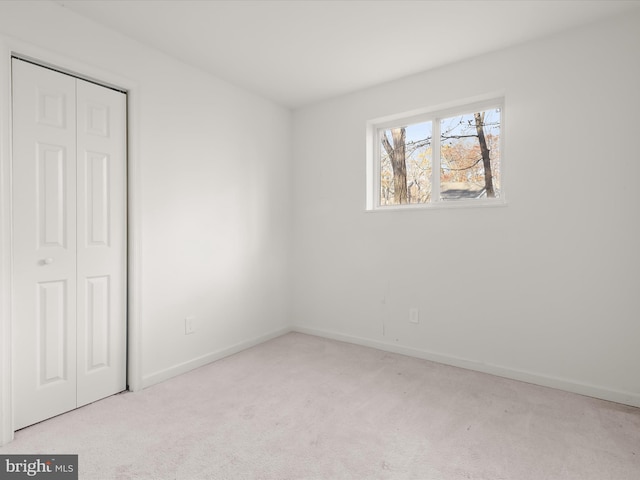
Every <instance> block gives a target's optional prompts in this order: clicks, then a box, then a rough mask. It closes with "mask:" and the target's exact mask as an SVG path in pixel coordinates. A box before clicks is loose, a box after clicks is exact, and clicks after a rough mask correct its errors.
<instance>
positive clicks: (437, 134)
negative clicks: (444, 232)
mask: <svg viewBox="0 0 640 480" xmlns="http://www.w3.org/2000/svg"><path fill="white" fill-rule="evenodd" d="M503 110H504V109H503V103H502V101H501V100H494V101H491V102H483V103H482V104H472V105H467V106H464V107H461V108H457V109H455V110H444V111H439V112H429V113H423V114H418V115H415V114H414V115H411V116H409V115H406V116H402V117H395V118H394V119H391V120H388V119H387V120H380V121H373V122H370V123H369V126H368V127H369V130H368V133H369V140H368V142H369V145H368V155H367V156H368V162H369V164H368V169H367V172H368V182H367V209H369V210H384V209H390V208H410V207H420V206H422V207H433V206H451V205H456V206H461V205H491V204H494V205H495V204H502V203H504V192H503V185H502V169H501V167H502V165H501V143H502V125H503V116H504V115H503Z"/></svg>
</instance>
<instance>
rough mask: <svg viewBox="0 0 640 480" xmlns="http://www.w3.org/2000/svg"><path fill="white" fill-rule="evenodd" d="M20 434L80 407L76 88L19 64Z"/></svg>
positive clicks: (16, 339) (16, 354) (16, 286)
mask: <svg viewBox="0 0 640 480" xmlns="http://www.w3.org/2000/svg"><path fill="white" fill-rule="evenodd" d="M13 116H14V117H13V118H14V123H13V159H14V160H13V207H14V214H13V235H14V257H13V272H14V275H13V282H14V283H13V291H14V318H15V321H14V325H13V329H12V330H13V349H12V351H13V365H14V366H15V369H14V398H15V399H16V401H15V402H14V405H15V411H14V426H15V428H21V427H24V426H26V425H30V424H32V423H35V422H38V421H40V420H42V419H44V418H48V417H51V416H53V415H57V414H59V413H62V412H66V411H67V410H70V409H73V408H75V406H76V383H77V382H76V368H75V364H76V349H75V345H76V312H75V310H76V302H75V299H76V237H75V231H76V220H75V218H76V215H75V210H76V206H75V202H76V193H75V184H76V153H75V152H76V148H75V135H76V133H75V124H76V114H75V81H74V79H73V78H71V77H67V76H64V75H60V74H57V73H56V72H52V71H50V70H46V69H43V68H39V67H36V66H34V65H31V64H29V63H25V62H21V61H18V62H16V61H14V63H13Z"/></svg>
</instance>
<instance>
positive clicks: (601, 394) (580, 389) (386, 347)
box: [291, 326, 640, 407]
mask: <svg viewBox="0 0 640 480" xmlns="http://www.w3.org/2000/svg"><path fill="white" fill-rule="evenodd" d="M291 331H294V332H299V333H305V334H308V335H315V336H318V337H324V338H330V339H332V340H338V341H341V342H347V343H353V344H356V345H361V346H365V347H371V348H376V349H378V350H383V351H386V352H393V353H399V354H402V355H407V356H410V357H416V358H422V359H424V360H430V361H432V362H437V363H442V364H445V365H451V366H454V367H461V368H466V369H468V370H474V371H477V372H482V373H488V374H491V375H496V376H499V377H504V378H509V379H512V380H519V381H521V382H526V383H532V384H535V385H540V386H543V387H550V388H555V389H558V390H564V391H567V392H572V393H577V394H580V395H585V396H588V397H594V398H599V399H602V400H608V401H611V402H616V403H621V404H624V405H630V406H632V407H640V395H638V394H636V393H632V392H625V391H619V390H611V389H608V388H604V387H599V386H597V385H589V384H585V383H581V382H576V381H573V380H569V379H565V378H558V377H550V376H546V375H539V374H536V373H532V372H527V371H523V370H517V369H513V368H507V367H503V366H499V365H491V364H486V363H481V362H477V361H474V360H470V359H466V358H460V357H455V356H449V355H443V354H440V353H435V352H430V351H427V350H419V349H416V348H411V347H404V346H402V345H397V344H393V343H386V342H380V341H377V340H371V339H368V338H362V337H354V336H350V335H343V334H341V333H337V332H331V331H327V330H319V329H315V328H307V327H300V326H293V327H292V329H291Z"/></svg>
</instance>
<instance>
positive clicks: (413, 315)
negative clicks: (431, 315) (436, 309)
mask: <svg viewBox="0 0 640 480" xmlns="http://www.w3.org/2000/svg"><path fill="white" fill-rule="evenodd" d="M409 323H420V310H418V309H417V308H410V309H409Z"/></svg>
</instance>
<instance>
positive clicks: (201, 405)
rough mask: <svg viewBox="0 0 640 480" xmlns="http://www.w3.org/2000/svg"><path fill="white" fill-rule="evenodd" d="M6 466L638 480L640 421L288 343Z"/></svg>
mask: <svg viewBox="0 0 640 480" xmlns="http://www.w3.org/2000/svg"><path fill="white" fill-rule="evenodd" d="M7 453H41V454H45V453H58V454H63V453H77V454H79V463H80V467H79V471H80V478H82V479H87V480H101V479H156V480H162V479H185V480H195V479H265V480H268V479H277V480H284V479H328V480H331V479H421V480H431V479H433V480H454V479H483V480H500V479H505V480H545V479H549V480H563V479H575V480H607V479H611V480H638V479H640V409H637V408H633V407H627V406H623V405H619V404H615V403H610V402H605V401H602V400H596V399H592V398H588V397H583V396H580V395H575V394H571V393H565V392H561V391H557V390H553V389H548V388H544V387H538V386H534V385H529V384H526V383H521V382H516V381H512V380H506V379H503V378H499V377H494V376H491V375H486V374H481V373H477V372H472V371H467V370H463V369H459V368H454V367H448V366H443V365H439V364H435V363H431V362H428V361H425V360H420V359H416V358H410V357H405V356H402V355H396V354H390V353H385V352H382V351H379V350H375V349H370V348H365V347H360V346H355V345H350V344H346V343H341V342H336V341H332V340H326V339H322V338H317V337H313V336H309V335H303V334H298V333H290V334H287V335H284V336H282V337H279V338H277V339H274V340H271V341H269V342H266V343H264V344H262V345H259V346H257V347H254V348H251V349H249V350H246V351H244V352H241V353H239V354H236V355H233V356H231V357H228V358H225V359H223V360H220V361H218V362H215V363H212V364H210V365H207V366H205V367H202V368H199V369H197V370H195V371H192V372H190V373H187V374H185V375H182V376H180V377H177V378H174V379H171V380H169V381H166V382H164V383H161V384H158V385H155V386H153V387H150V388H148V389H146V390H144V391H142V392H138V393H123V394H120V395H116V396H113V397H110V398H107V399H105V400H102V401H99V402H96V403H94V404H91V405H88V406H86V407H83V408H81V409H78V410H75V411H73V412H70V413H68V414H65V415H61V416H59V417H56V418H53V419H51V420H48V421H45V422H42V423H40V424H37V425H34V426H32V427H29V428H26V429H24V430H21V431H19V432H17V433H16V439H15V441H14V442H12V443H10V444H9V445H6V446H4V447H0V454H7Z"/></svg>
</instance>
